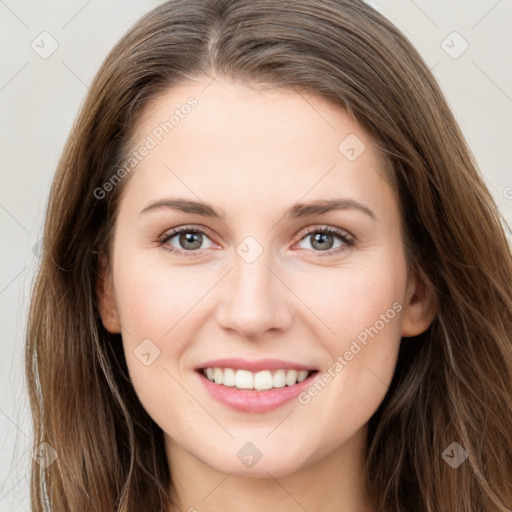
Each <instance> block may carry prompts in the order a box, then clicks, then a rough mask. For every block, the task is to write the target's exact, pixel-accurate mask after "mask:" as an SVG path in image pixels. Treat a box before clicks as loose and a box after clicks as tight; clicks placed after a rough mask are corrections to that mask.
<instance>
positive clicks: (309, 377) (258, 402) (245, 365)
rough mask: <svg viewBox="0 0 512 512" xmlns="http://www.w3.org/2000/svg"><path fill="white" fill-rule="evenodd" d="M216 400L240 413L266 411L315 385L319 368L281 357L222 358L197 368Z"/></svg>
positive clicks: (199, 375)
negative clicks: (271, 358) (262, 358)
mask: <svg viewBox="0 0 512 512" xmlns="http://www.w3.org/2000/svg"><path fill="white" fill-rule="evenodd" d="M195 369H196V374H197V375H198V377H199V379H200V381H201V383H202V385H203V386H204V387H205V388H206V391H207V392H208V394H209V395H210V397H212V398H213V399H214V400H216V401H218V402H220V403H222V404H223V405H225V406H227V407H229V408H230V409H234V410H236V411H239V412H250V413H264V412H269V411H272V410H274V409H277V408H278V407H281V406H283V405H285V404H286V403H288V402H290V401H291V400H293V398H295V397H296V396H297V395H299V393H301V392H302V391H304V390H305V389H307V388H308V387H309V386H310V385H312V383H313V381H314V379H315V378H316V376H317V375H318V374H319V372H318V370H316V369H311V368H307V367H306V366H304V365H301V364H295V363H289V362H285V361H278V360H270V359H266V360H261V361H247V360H242V359H223V360H216V361H211V362H206V363H203V364H202V365H201V366H200V367H196V368H195Z"/></svg>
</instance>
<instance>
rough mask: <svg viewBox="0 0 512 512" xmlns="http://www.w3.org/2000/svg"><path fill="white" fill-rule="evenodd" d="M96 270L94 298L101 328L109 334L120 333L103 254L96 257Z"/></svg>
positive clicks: (107, 267)
mask: <svg viewBox="0 0 512 512" xmlns="http://www.w3.org/2000/svg"><path fill="white" fill-rule="evenodd" d="M97 270H98V274H97V279H96V296H97V298H98V305H99V310H100V315H101V320H102V322H103V326H104V327H105V329H107V331H109V332H111V333H120V332H121V323H120V321H119V313H118V311H117V307H116V301H115V297H114V288H113V284H112V276H111V272H110V269H109V265H108V256H107V254H105V253H104V252H101V253H100V254H99V256H98V269H97Z"/></svg>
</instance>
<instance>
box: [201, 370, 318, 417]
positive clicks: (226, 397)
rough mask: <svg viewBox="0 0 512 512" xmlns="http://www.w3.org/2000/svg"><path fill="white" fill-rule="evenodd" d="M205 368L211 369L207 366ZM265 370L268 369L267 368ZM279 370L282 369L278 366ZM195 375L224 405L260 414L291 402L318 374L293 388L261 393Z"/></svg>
mask: <svg viewBox="0 0 512 512" xmlns="http://www.w3.org/2000/svg"><path fill="white" fill-rule="evenodd" d="M219 367H222V365H219ZM226 367H227V368H233V366H229V365H226ZM207 368H211V367H210V366H207ZM266 368H267V369H269V367H268V366H267V367H266ZM279 368H283V367H282V366H280V367H279ZM244 369H245V368H244ZM301 369H302V368H301ZM304 369H305V368H304ZM251 371H253V370H251ZM197 375H198V377H199V379H200V380H201V382H202V383H203V385H204V386H205V388H206V389H207V391H208V392H209V393H210V395H211V396H212V397H213V398H215V399H216V400H218V401H219V402H221V403H223V404H224V405H227V406H228V407H230V408H231V409H234V410H236V411H240V412H253V413H262V412H268V411H272V410H274V409H277V408H278V407H281V406H282V405H284V404H285V403H287V402H289V401H290V400H293V399H294V398H295V397H296V396H297V395H298V394H299V393H301V392H302V391H304V390H305V389H306V388H308V387H309V386H311V385H312V383H313V380H314V379H315V377H316V376H317V375H318V372H314V373H312V374H311V375H310V376H309V377H308V378H307V379H305V380H303V381H302V382H299V383H297V384H294V385H293V386H285V387H283V388H274V389H268V390H263V391H256V390H254V389H238V388H235V387H228V386H223V385H222V384H215V382H212V381H211V380H209V379H208V378H206V377H205V376H204V375H203V373H202V372H201V371H198V372H197Z"/></svg>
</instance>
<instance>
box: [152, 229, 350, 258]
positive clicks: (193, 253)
mask: <svg viewBox="0 0 512 512" xmlns="http://www.w3.org/2000/svg"><path fill="white" fill-rule="evenodd" d="M180 233H196V234H202V235H206V236H207V237H208V235H207V233H205V232H204V231H203V230H201V229H197V228H192V227H189V226H182V227H179V228H175V229H173V230H172V231H171V232H170V233H166V234H164V235H162V236H161V237H159V238H158V239H157V242H158V244H159V245H160V246H163V245H165V244H166V243H167V242H168V241H169V240H171V239H172V238H174V237H175V236H176V235H179V234H180ZM315 233H322V234H326V233H327V234H329V235H336V236H337V237H338V238H340V239H341V241H342V242H343V245H342V246H341V247H337V248H335V249H329V250H328V251H315V250H313V249H310V250H312V251H313V252H318V253H319V254H318V256H319V257H325V256H331V255H333V254H336V253H339V252H341V251H344V250H346V249H347V247H353V246H354V245H355V240H354V238H352V237H351V236H350V235H349V234H348V233H347V232H346V231H343V230H341V229H337V228H333V227H331V226H323V227H322V228H319V227H314V228H311V229H310V230H308V231H307V232H306V233H304V234H303V235H302V237H301V238H300V240H299V242H301V241H302V240H304V239H305V238H307V237H308V236H310V235H312V234H315ZM299 242H297V243H299ZM165 249H166V250H167V251H169V252H172V253H175V254H177V255H183V256H186V257H192V258H193V257H198V256H201V253H202V251H201V250H190V251H185V250H179V249H175V248H174V247H172V248H170V246H168V247H165Z"/></svg>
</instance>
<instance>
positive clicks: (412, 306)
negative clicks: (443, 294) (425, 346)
mask: <svg viewBox="0 0 512 512" xmlns="http://www.w3.org/2000/svg"><path fill="white" fill-rule="evenodd" d="M436 314H437V298H436V294H435V292H434V290H433V287H432V285H431V284H430V283H429V282H428V281H427V279H426V277H421V276H418V275H417V274H414V275H413V276H412V277H411V279H410V281H409V286H408V289H407V294H406V298H405V304H404V313H403V317H402V336H403V337H404V338H407V337H412V336H418V335H419V334H421V333H423V332H425V331H426V330H427V329H428V328H429V327H430V325H431V324H432V322H433V321H434V318H435V317H436Z"/></svg>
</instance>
